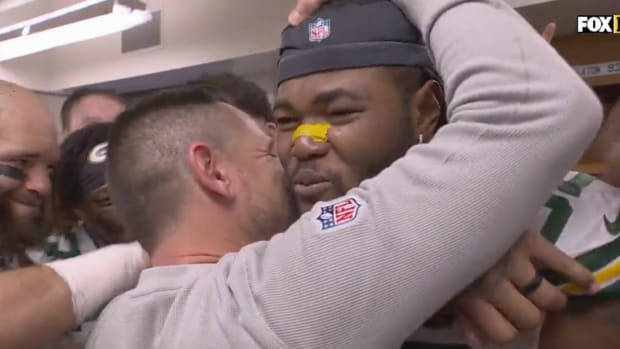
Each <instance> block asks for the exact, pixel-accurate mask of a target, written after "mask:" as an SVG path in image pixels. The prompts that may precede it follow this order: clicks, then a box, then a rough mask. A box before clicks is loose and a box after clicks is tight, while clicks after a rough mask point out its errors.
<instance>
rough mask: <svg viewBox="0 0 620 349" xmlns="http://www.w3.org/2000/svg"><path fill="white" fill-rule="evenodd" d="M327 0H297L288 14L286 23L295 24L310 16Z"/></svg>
mask: <svg viewBox="0 0 620 349" xmlns="http://www.w3.org/2000/svg"><path fill="white" fill-rule="evenodd" d="M325 2H327V0H298V1H297V5H296V6H295V8H294V9H293V11H291V13H290V14H289V15H288V23H289V24H290V25H293V26H296V25H299V24H300V23H301V22H303V21H304V20H306V19H307V18H308V17H310V16H311V15H312V14H313V13H314V12H315V11H316V10H318V9H319V7H321V5H322V4H323V3H325Z"/></svg>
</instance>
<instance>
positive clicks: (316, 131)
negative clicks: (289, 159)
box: [293, 123, 332, 143]
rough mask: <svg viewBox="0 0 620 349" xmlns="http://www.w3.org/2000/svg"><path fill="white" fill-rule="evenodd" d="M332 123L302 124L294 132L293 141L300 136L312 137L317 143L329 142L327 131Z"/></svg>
mask: <svg viewBox="0 0 620 349" xmlns="http://www.w3.org/2000/svg"><path fill="white" fill-rule="evenodd" d="M330 127H332V125H330V124H327V123H321V124H301V125H299V126H298V127H297V128H296V129H295V132H293V143H295V141H296V140H297V139H298V138H299V137H303V136H306V137H310V138H312V140H313V141H315V142H317V143H325V142H327V132H328V131H329V128H330Z"/></svg>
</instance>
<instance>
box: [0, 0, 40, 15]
mask: <svg viewBox="0 0 620 349" xmlns="http://www.w3.org/2000/svg"><path fill="white" fill-rule="evenodd" d="M33 1H34V0H0V12H2V11H8V10H10V9H13V8H15V7H19V6H22V5H25V4H27V3H29V2H33Z"/></svg>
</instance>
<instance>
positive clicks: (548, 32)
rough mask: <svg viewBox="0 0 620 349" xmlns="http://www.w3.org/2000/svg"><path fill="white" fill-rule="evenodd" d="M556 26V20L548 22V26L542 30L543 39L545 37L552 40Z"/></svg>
mask: <svg viewBox="0 0 620 349" xmlns="http://www.w3.org/2000/svg"><path fill="white" fill-rule="evenodd" d="M556 28H557V26H556V24H555V23H554V22H551V23H549V24H547V26H546V27H545V29H544V30H543V32H542V37H543V39H545V41H547V42H549V43H550V42H551V40H553V37H554V36H555V31H556Z"/></svg>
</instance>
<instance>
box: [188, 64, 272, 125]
mask: <svg viewBox="0 0 620 349" xmlns="http://www.w3.org/2000/svg"><path fill="white" fill-rule="evenodd" d="M188 86H195V87H200V88H202V89H203V90H204V91H205V93H208V94H210V95H211V96H213V98H215V99H217V100H220V101H222V102H224V103H228V104H232V105H235V106H237V108H239V109H241V110H243V111H244V112H246V113H247V114H249V115H250V116H252V117H253V118H255V119H256V121H258V122H259V124H260V126H261V127H262V128H264V129H267V130H269V129H271V130H272V129H273V127H272V126H273V123H274V119H273V112H272V110H271V106H270V104H269V100H268V98H267V95H266V94H265V91H263V89H261V88H260V87H259V86H258V85H256V84H255V83H254V82H252V81H250V80H247V79H244V78H242V77H239V76H237V75H234V74H230V73H224V74H213V75H204V76H202V77H201V78H199V79H197V80H193V81H190V82H189V83H188ZM270 125H271V126H270Z"/></svg>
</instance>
